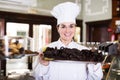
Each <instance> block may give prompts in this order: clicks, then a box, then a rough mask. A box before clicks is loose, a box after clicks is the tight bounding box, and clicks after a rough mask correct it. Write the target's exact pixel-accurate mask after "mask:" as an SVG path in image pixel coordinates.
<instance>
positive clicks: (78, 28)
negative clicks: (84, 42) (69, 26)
mask: <svg viewBox="0 0 120 80" xmlns="http://www.w3.org/2000/svg"><path fill="white" fill-rule="evenodd" d="M80 31H81V28H80V27H76V32H75V36H74V40H75V41H76V42H78V43H80Z"/></svg>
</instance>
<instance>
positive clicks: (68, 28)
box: [57, 22, 76, 42]
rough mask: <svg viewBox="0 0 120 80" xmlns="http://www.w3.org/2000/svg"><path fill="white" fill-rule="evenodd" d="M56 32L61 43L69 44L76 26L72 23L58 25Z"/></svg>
mask: <svg viewBox="0 0 120 80" xmlns="http://www.w3.org/2000/svg"><path fill="white" fill-rule="evenodd" d="M57 30H58V33H59V34H60V39H61V40H62V41H68V42H70V41H71V40H72V38H73V36H74V34H75V30H76V26H75V24H74V23H70V22H66V23H62V24H60V25H59V27H57Z"/></svg>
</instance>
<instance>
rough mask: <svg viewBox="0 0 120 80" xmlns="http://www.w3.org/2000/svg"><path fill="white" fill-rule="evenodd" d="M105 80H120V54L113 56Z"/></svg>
mask: <svg viewBox="0 0 120 80" xmlns="http://www.w3.org/2000/svg"><path fill="white" fill-rule="evenodd" d="M105 80H120V55H118V56H114V57H113V58H112V61H111V66H110V68H109V70H108V73H107V75H106V78H105Z"/></svg>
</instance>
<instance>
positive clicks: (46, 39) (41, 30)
mask: <svg viewBox="0 0 120 80" xmlns="http://www.w3.org/2000/svg"><path fill="white" fill-rule="evenodd" d="M33 38H34V46H36V47H35V51H39V50H40V49H41V48H42V47H43V46H46V45H48V44H49V43H50V42H51V25H44V24H41V25H33Z"/></svg>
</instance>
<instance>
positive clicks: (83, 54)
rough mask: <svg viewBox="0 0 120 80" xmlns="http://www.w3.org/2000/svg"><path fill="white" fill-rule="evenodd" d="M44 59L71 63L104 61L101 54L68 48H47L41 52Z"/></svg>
mask: <svg viewBox="0 0 120 80" xmlns="http://www.w3.org/2000/svg"><path fill="white" fill-rule="evenodd" d="M43 53H44V58H45V59H46V58H47V59H50V60H72V61H90V62H102V61H103V60H104V57H105V56H104V55H103V54H102V52H98V51H97V50H96V51H94V52H93V51H92V50H87V49H83V50H78V49H75V48H73V49H70V48H63V47H61V48H60V49H57V48H50V47H47V48H46V50H45V51H44V52H43Z"/></svg>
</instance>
